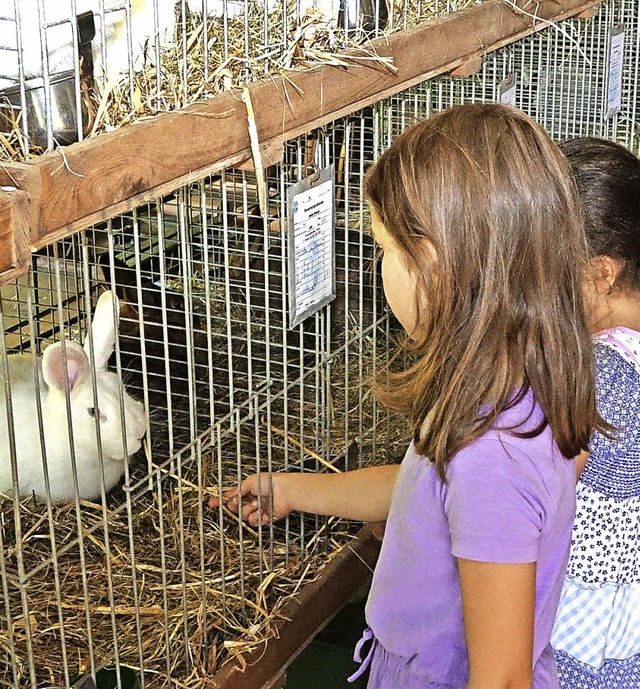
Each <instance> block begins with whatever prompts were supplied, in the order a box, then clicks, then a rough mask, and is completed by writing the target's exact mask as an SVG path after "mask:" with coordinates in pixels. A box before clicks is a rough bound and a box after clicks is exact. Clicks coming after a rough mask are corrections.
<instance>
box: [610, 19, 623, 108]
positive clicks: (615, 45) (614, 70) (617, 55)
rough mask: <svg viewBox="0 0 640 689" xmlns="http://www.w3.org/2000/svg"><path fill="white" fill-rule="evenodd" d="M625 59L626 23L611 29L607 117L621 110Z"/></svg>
mask: <svg viewBox="0 0 640 689" xmlns="http://www.w3.org/2000/svg"><path fill="white" fill-rule="evenodd" d="M623 60H624V24H616V25H615V26H614V27H613V28H612V29H611V48H610V50H609V83H608V85H607V117H613V116H614V115H615V114H616V113H618V112H620V108H621V106H622V63H623Z"/></svg>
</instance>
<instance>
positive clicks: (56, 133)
mask: <svg viewBox="0 0 640 689" xmlns="http://www.w3.org/2000/svg"><path fill="white" fill-rule="evenodd" d="M472 2H473V0H454V1H451V0H447V1H446V2H442V1H441V0H418V1H417V2H416V0H394V1H393V2H387V0H356V1H355V2H354V1H353V0H247V1H245V0H140V1H138V2H130V0H59V1H57V2H55V3H50V2H49V3H47V2H46V0H9V1H8V2H7V3H5V4H4V6H3V8H2V9H0V135H1V136H0V158H5V159H14V160H24V159H29V158H32V157H33V156H35V155H39V154H40V153H41V152H42V151H44V150H51V149H52V148H54V147H56V146H59V145H65V144H69V143H72V142H74V141H79V140H82V139H83V138H85V137H87V136H91V135H93V134H95V133H97V132H101V131H107V130H110V129H113V128H115V127H119V126H122V125H123V124H126V123H128V122H131V121H133V120H136V119H139V118H140V117H144V116H149V115H152V114H156V113H158V112H163V111H169V110H175V109H178V108H181V107H184V106H186V105H188V104H190V103H193V102H195V101H197V100H199V99H202V98H207V97H210V96H211V95H213V94H215V93H217V92H220V91H224V90H227V89H229V88H231V87H232V86H241V85H244V84H246V83H248V82H250V81H255V80H257V79H260V78H263V77H265V76H267V75H270V74H274V73H279V72H282V71H283V70H286V69H300V68H302V69H304V68H306V67H309V66H312V65H317V64H329V63H333V64H336V63H339V61H340V60H341V59H342V58H341V55H342V54H343V53H344V50H345V49H346V48H357V47H359V49H360V51H361V56H362V57H364V58H366V59H372V58H374V59H375V54H374V53H372V51H371V50H370V48H369V42H370V40H371V39H372V38H375V37H379V36H382V35H386V34H388V33H389V32H392V31H396V30H399V29H405V28H408V27H411V26H415V25H417V24H418V23H420V22H422V21H425V20H429V19H434V18H437V17H440V16H443V15H445V14H447V13H449V12H452V11H456V10H458V9H461V8H464V7H466V6H468V5H470V4H471V3H472ZM34 28H37V35H36V36H35V37H34V35H33V34H34Z"/></svg>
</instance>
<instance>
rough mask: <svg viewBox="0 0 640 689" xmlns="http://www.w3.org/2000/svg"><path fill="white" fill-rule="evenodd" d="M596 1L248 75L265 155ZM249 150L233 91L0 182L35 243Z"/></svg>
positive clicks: (15, 168) (560, 1)
mask: <svg viewBox="0 0 640 689" xmlns="http://www.w3.org/2000/svg"><path fill="white" fill-rule="evenodd" d="M520 1H521V2H524V0H520ZM600 1H601V0H541V1H540V2H539V3H537V4H536V15H537V20H536V21H534V20H533V19H532V18H531V17H530V16H528V15H526V14H524V13H521V12H516V11H514V10H513V9H512V7H510V6H509V5H507V4H505V3H504V2H502V1H501V0H494V1H492V2H487V3H485V4H482V5H477V6H473V7H471V8H469V9H467V10H463V11H461V12H456V13H453V14H451V15H449V16H446V17H444V18H442V19H440V20H437V21H434V22H429V23H425V24H423V25H421V26H419V27H416V28H413V29H409V30H407V31H401V32H398V33H396V34H392V35H391V36H390V37H389V39H388V40H386V39H377V40H376V41H374V42H373V47H374V49H375V50H376V51H377V52H378V54H380V55H381V56H385V57H391V58H392V59H393V63H394V65H395V67H396V71H395V72H391V71H390V70H388V69H385V68H384V67H382V66H381V65H379V64H376V63H371V62H368V63H364V64H363V63H360V64H358V62H357V60H354V64H353V65H351V66H349V67H331V66H326V65H325V66H321V67H318V68H315V69H313V70H310V71H305V72H290V73H288V74H287V75H286V78H284V77H281V76H280V77H276V78H273V79H270V80H268V81H264V82H258V83H255V84H252V85H251V87H250V91H251V100H252V102H253V105H254V109H255V111H256V125H257V130H258V135H259V139H260V141H261V145H260V148H261V151H262V152H263V155H264V157H265V160H267V161H273V160H274V159H277V151H278V147H280V146H281V144H282V141H284V140H286V139H289V138H293V137H295V136H297V135H299V134H302V133H304V132H308V131H310V130H311V129H313V128H314V127H318V126H321V125H323V124H326V123H327V122H330V121H332V120H334V119H336V118H337V117H341V116H343V115H346V114H349V113H351V112H354V111H356V110H358V109H360V108H362V107H364V106H366V105H369V104H371V103H374V102H376V101H378V100H380V99H381V98H384V97H387V96H389V95H392V94H394V93H398V92H400V91H402V90H404V89H406V88H408V87H410V86H412V85H415V84H417V83H420V82H421V81H424V80H425V79H427V78H430V77H432V76H434V75H436V74H440V73H444V72H450V71H451V70H453V69H455V68H457V67H459V66H460V65H463V64H465V63H469V61H471V60H473V59H474V58H476V57H478V56H481V55H484V54H486V53H487V52H490V51H492V50H495V49H497V48H499V47H502V46H504V45H506V44H508V43H510V42H512V41H514V40H517V39H518V38H520V37H522V36H524V35H526V34H529V33H532V32H534V31H537V30H539V29H541V28H544V27H546V26H548V22H549V21H559V20H561V19H564V18H566V17H569V16H573V15H576V14H580V13H584V12H585V11H587V10H588V9H589V8H592V7H594V6H596V5H598V4H599V3H600ZM425 46H428V48H425ZM292 82H293V83H294V84H295V85H296V88H294V87H293V86H292ZM250 157H251V148H250V142H249V134H248V127H247V116H246V109H245V105H244V103H243V102H242V101H241V99H240V97H239V94H237V93H221V94H218V95H216V96H215V97H214V98H212V99H210V100H207V101H204V102H201V103H198V104H196V105H193V106H190V107H188V108H186V109H185V110H183V111H180V112H174V113H165V114H162V115H159V116H157V117H155V118H152V119H148V120H144V121H141V122H138V123H135V124H132V125H129V126H126V127H123V128H121V129H119V130H116V131H113V132H108V133H104V134H101V135H99V136H97V137H95V138H93V139H90V140H88V141H83V142H81V143H78V144H74V145H72V146H67V147H66V148H65V149H64V155H63V154H62V153H61V152H59V151H54V152H51V153H48V154H46V155H44V156H42V157H41V158H39V159H38V160H36V161H35V162H33V163H28V164H9V163H7V164H3V165H2V166H0V183H10V184H15V182H10V181H7V179H8V178H14V179H17V180H18V184H16V186H18V187H19V188H21V189H23V190H24V191H26V192H27V194H28V195H29V198H30V199H31V217H32V224H33V229H34V233H33V234H32V243H33V245H34V246H35V247H42V246H45V245H47V244H50V243H51V242H52V241H54V240H56V239H60V238H61V237H64V236H67V235H69V234H71V233H73V232H75V231H77V230H79V229H82V228H83V227H87V226H89V225H91V224H92V223H95V222H97V221H99V220H104V219H106V218H109V217H113V215H115V214H117V213H119V212H122V211H124V210H126V209H129V208H131V207H134V206H135V205H138V204H141V203H144V202H146V201H148V200H149V199H151V198H153V197H156V196H159V195H162V194H165V193H168V192H170V191H172V190H174V189H176V188H177V187H179V186H181V185H182V184H185V183H188V182H189V181H194V180H197V179H200V178H202V177H203V176H205V175H206V174H210V173H212V172H214V171H216V170H219V169H221V168H223V167H225V166H230V165H235V164H242V163H243V161H247V159H249V158H250ZM245 165H246V162H245ZM0 251H2V244H0ZM1 280H2V278H0V281H1Z"/></svg>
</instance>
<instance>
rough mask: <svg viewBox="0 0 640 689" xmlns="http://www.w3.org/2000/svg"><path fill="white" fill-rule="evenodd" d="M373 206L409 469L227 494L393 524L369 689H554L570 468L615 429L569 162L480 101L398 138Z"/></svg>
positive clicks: (260, 507)
mask: <svg viewBox="0 0 640 689" xmlns="http://www.w3.org/2000/svg"><path fill="white" fill-rule="evenodd" d="M365 194H366V197H367V200H368V202H369V205H370V207H371V214H372V228H371V229H372V234H373V236H374V239H375V240H376V242H377V243H378V244H379V245H380V248H381V250H382V252H383V253H382V278H383V283H384V289H385V294H386V296H387V300H388V302H389V305H390V307H391V309H392V311H393V312H394V314H395V315H396V317H397V318H398V320H399V321H400V323H401V324H402V326H403V327H404V328H405V330H406V331H407V334H408V335H409V338H410V341H409V343H408V345H407V347H408V349H409V350H410V352H412V354H413V363H412V365H411V366H410V367H409V368H408V369H407V370H405V371H403V372H399V373H389V374H388V375H386V376H384V377H380V381H381V382H379V383H378V384H377V390H376V391H377V394H378V396H379V398H380V400H381V401H382V402H383V403H384V404H386V405H387V406H388V407H390V408H391V409H394V410H396V411H399V412H402V413H404V414H406V415H407V416H408V418H409V419H410V422H411V424H412V427H413V438H412V442H411V444H410V446H409V449H408V450H407V454H406V456H405V458H404V461H403V462H402V465H401V466H382V467H371V468H365V469H360V470H357V471H351V472H347V473H345V474H341V475H324V474H302V473H298V474H296V473H278V474H273V475H272V476H270V478H269V480H267V478H266V477H265V476H263V477H262V480H259V479H258V477H257V476H255V475H254V476H250V477H248V478H247V479H245V480H244V481H243V482H242V484H241V486H240V489H239V490H238V489H236V488H234V489H231V490H228V491H226V492H225V493H224V494H223V496H222V499H223V500H225V501H227V503H228V505H229V507H230V508H231V509H240V510H241V512H242V514H243V516H244V518H246V519H247V520H248V521H249V522H250V523H251V524H257V523H258V522H261V523H263V524H264V523H267V522H268V520H269V519H270V518H275V519H277V518H280V517H283V516H284V515H286V514H288V513H289V512H290V511H292V510H302V511H307V512H315V513H317V514H325V515H336V516H342V517H346V518H350V519H360V520H364V521H378V520H383V519H387V526H386V532H385V536H384V540H383V543H382V550H381V553H380V558H379V561H378V564H377V566H376V570H375V573H374V576H373V582H372V586H371V593H370V597H369V601H368V604H367V612H366V614H367V621H368V624H369V629H367V630H366V632H365V637H364V640H367V639H370V640H371V645H370V647H369V649H368V652H367V653H364V652H363V654H362V655H365V656H366V657H365V658H364V659H363V663H362V668H365V667H367V666H369V665H370V669H371V674H370V678H369V685H368V686H369V687H370V688H371V689H392V688H394V689H396V688H397V689H418V688H419V689H465V688H466V689H531V688H532V687H534V688H535V689H554V688H555V687H557V686H558V679H557V675H556V669H555V663H554V658H553V653H552V651H551V647H550V645H549V637H550V635H551V629H552V626H553V621H554V615H555V611H556V606H557V603H558V599H559V596H560V591H561V588H562V580H563V574H564V569H565V566H566V562H567V556H568V552H569V543H570V538H571V525H572V521H573V513H574V506H575V462H574V461H573V460H572V459H570V458H572V457H575V456H576V455H578V454H579V453H580V452H581V451H582V450H585V449H586V447H587V443H588V441H589V438H590V437H591V434H592V431H593V430H594V428H597V427H601V426H603V424H602V422H601V420H600V418H599V417H598V415H597V412H596V408H595V391H594V376H593V353H592V347H591V341H590V338H589V335H588V330H587V323H586V318H585V314H584V311H583V306H582V298H581V292H580V276H581V267H582V262H583V261H585V260H586V246H585V240H584V230H583V227H582V223H581V220H580V212H579V202H578V200H577V197H576V191H575V188H574V185H573V181H572V178H571V172H570V170H569V167H568V164H567V162H566V160H565V159H564V157H563V156H562V154H561V153H560V151H559V150H558V148H557V147H556V146H555V144H553V143H552V141H551V140H550V139H549V137H548V136H547V135H546V133H545V132H544V131H543V130H542V129H541V128H540V127H539V126H538V125H537V124H535V122H533V121H532V120H531V119H530V118H528V117H527V116H526V115H524V114H523V113H522V112H520V111H517V110H515V109H512V108H509V107H507V106H503V105H497V104H484V105H483V104H474V105H464V106H459V107H456V108H452V109H450V110H447V111H445V112H443V113H440V114H438V115H436V116H434V117H432V118H430V119H429V120H426V121H424V122H421V123H419V124H417V125H415V126H413V127H412V128H410V129H408V130H407V131H406V132H405V133H404V134H402V135H401V136H399V137H398V138H397V140H396V141H395V142H394V143H393V145H392V146H391V147H390V148H389V150H388V151H387V152H386V153H385V154H384V155H382V156H381V158H380V159H379V160H378V162H377V163H376V164H375V165H374V166H373V167H372V168H371V170H370V171H369V172H368V174H367V177H366V181H365ZM382 381H384V382H382ZM217 503H218V498H212V501H211V504H212V505H216V504H217ZM357 650H358V655H360V651H361V649H357Z"/></svg>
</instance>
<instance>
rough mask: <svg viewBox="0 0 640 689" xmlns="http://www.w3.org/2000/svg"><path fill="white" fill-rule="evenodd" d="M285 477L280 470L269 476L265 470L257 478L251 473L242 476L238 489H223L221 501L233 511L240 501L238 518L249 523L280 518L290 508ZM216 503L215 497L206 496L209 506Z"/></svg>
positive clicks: (217, 499) (235, 510)
mask: <svg viewBox="0 0 640 689" xmlns="http://www.w3.org/2000/svg"><path fill="white" fill-rule="evenodd" d="M286 477H287V474H284V473H279V474H272V475H271V477H269V474H266V473H265V474H261V475H260V479H259V480H258V475H257V474H252V475H251V476H248V477H247V478H246V479H244V481H243V482H242V483H241V484H240V488H239V489H238V488H237V487H235V488H229V489H228V490H225V491H224V493H223V494H222V502H223V503H225V504H226V506H227V507H228V508H229V509H230V510H231V511H232V512H237V511H238V505H239V504H240V505H241V506H242V507H241V511H242V518H243V519H245V520H246V521H248V522H249V524H251V525H252V526H257V525H258V523H259V522H260V523H262V524H267V523H268V522H269V520H270V519H273V520H274V521H275V520H277V519H282V517H286V516H287V515H288V514H289V512H291V511H292V509H293V508H292V507H291V505H290V504H289V500H288V498H287V495H286V490H285V486H286V484H287V480H286ZM219 504H220V499H219V498H218V496H212V497H211V498H210V499H209V507H218V505H219Z"/></svg>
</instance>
